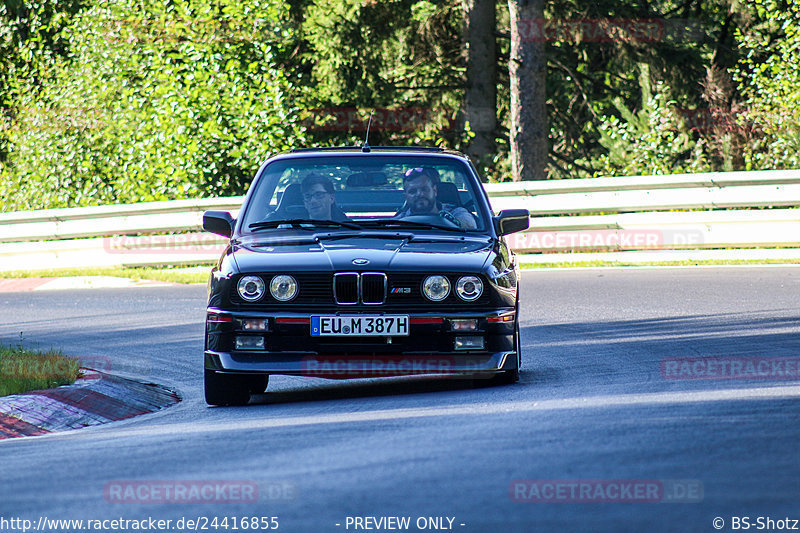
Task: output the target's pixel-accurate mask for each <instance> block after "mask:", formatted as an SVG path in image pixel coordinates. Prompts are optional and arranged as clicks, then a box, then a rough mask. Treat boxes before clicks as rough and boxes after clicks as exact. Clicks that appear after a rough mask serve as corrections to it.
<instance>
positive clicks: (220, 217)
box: [203, 211, 236, 238]
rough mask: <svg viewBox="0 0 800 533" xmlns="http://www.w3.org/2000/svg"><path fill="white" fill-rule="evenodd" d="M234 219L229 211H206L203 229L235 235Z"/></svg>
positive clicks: (226, 235)
mask: <svg viewBox="0 0 800 533" xmlns="http://www.w3.org/2000/svg"><path fill="white" fill-rule="evenodd" d="M235 225H236V219H234V218H233V217H232V216H231V214H230V213H228V212H227V211H206V212H205V213H203V229H204V230H206V231H208V232H211V233H216V234H217V235H222V236H223V237H228V238H230V236H231V235H233V227H234V226H235Z"/></svg>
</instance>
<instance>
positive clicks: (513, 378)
mask: <svg viewBox="0 0 800 533" xmlns="http://www.w3.org/2000/svg"><path fill="white" fill-rule="evenodd" d="M514 348H515V349H516V352H517V368H515V369H514V370H504V371H502V372H500V373H499V374H497V375H496V376H494V377H493V378H491V379H490V380H489V382H490V384H491V385H512V384H514V383H516V382H518V381H519V369H520V368H521V367H522V338H521V337H520V334H519V303H517V313H516V314H515V315H514Z"/></svg>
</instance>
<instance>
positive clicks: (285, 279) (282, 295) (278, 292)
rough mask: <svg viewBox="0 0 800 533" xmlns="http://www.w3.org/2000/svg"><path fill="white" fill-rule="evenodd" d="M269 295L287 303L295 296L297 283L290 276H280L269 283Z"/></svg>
mask: <svg viewBox="0 0 800 533" xmlns="http://www.w3.org/2000/svg"><path fill="white" fill-rule="evenodd" d="M269 293H270V294H271V295H272V297H273V298H275V299H276V300H279V301H281V302H288V301H289V300H291V299H292V298H294V297H295V296H297V281H296V280H295V279H294V278H293V277H292V276H287V275H286V274H281V275H280V276H275V277H274V278H272V281H270V282H269Z"/></svg>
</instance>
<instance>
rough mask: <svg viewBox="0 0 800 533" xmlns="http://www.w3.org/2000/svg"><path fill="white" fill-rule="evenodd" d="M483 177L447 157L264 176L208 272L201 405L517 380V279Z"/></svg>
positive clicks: (281, 163)
mask: <svg viewBox="0 0 800 533" xmlns="http://www.w3.org/2000/svg"><path fill="white" fill-rule="evenodd" d="M528 223H529V214H528V211H527V210H524V209H514V210H506V211H501V212H500V213H499V214H497V215H494V214H493V212H492V209H491V206H490V205H489V199H488V197H487V195H486V192H485V191H484V190H483V188H482V186H481V181H480V179H479V177H478V174H477V172H476V170H475V168H474V167H473V166H472V164H471V163H470V161H469V159H468V158H467V157H465V156H464V155H462V154H460V153H458V152H453V151H447V150H441V149H421V148H414V149H404V148H368V147H364V148H352V149H350V148H337V149H314V150H297V151H294V152H292V153H289V154H283V155H279V156H275V157H272V158H270V159H269V160H267V161H266V162H265V163H264V164H263V165H262V166H261V168H260V169H259V171H258V174H257V176H256V178H255V180H254V181H253V183H252V185H251V187H250V189H249V191H248V194H247V196H246V198H245V201H244V204H243V205H242V209H241V211H240V213H239V215H238V217H237V218H236V219H234V218H233V217H232V216H231V215H230V214H229V213H227V212H219V211H208V212H206V213H205V215H204V217H203V227H204V229H205V230H206V231H210V232H213V233H217V234H220V235H224V236H226V237H230V244H229V246H228V247H227V248H226V250H225V251H224V253H223V254H222V256H221V258H220V260H219V262H218V263H217V265H216V266H215V268H214V269H213V271H212V274H211V279H210V282H209V287H208V310H207V315H206V336H205V397H206V401H207V402H208V403H209V404H211V405H234V404H244V403H247V402H248V401H249V399H250V395H251V394H258V393H262V392H264V391H265V390H266V387H267V383H268V380H269V375H270V374H291V375H299V376H311V377H324V378H333V379H343V378H364V377H382V376H397V375H411V374H443V375H450V376H453V375H455V376H463V377H469V378H473V379H474V378H485V379H488V380H490V381H492V382H496V383H513V382H515V381H517V380H518V379H519V368H520V364H521V353H520V341H519V325H518V310H519V301H518V285H519V268H518V265H517V263H516V261H515V258H514V254H513V253H512V252H511V251H510V250H509V249H508V247H507V245H506V243H505V241H504V238H503V236H504V235H507V234H509V233H513V232H516V231H520V230H522V229H525V228H527V227H528Z"/></svg>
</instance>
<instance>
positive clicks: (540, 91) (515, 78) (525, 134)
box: [508, 0, 548, 181]
mask: <svg viewBox="0 0 800 533" xmlns="http://www.w3.org/2000/svg"><path fill="white" fill-rule="evenodd" d="M508 5H509V13H510V24H511V57H510V59H509V63H508V64H509V76H510V80H511V131H510V137H511V139H510V140H511V175H512V179H513V180H515V181H516V180H542V179H546V177H547V174H546V168H547V152H548V139H547V133H548V126H547V108H546V101H545V99H546V94H545V84H546V81H547V80H546V72H547V60H546V58H545V47H544V38H543V37H542V36H541V34H538V33H537V31H536V29H537V27H541V25H542V24H543V23H544V0H509V3H508Z"/></svg>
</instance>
